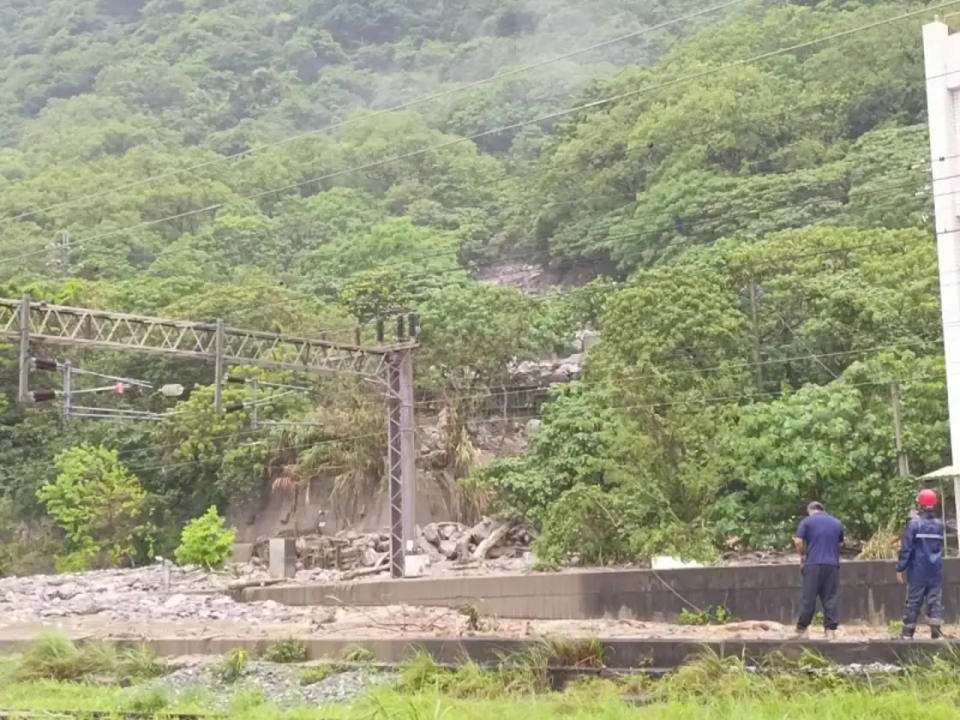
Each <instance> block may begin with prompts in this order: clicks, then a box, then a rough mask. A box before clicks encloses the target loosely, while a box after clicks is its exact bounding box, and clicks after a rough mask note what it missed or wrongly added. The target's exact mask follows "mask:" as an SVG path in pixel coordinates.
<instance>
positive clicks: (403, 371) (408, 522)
mask: <svg viewBox="0 0 960 720" xmlns="http://www.w3.org/2000/svg"><path fill="white" fill-rule="evenodd" d="M387 377H388V383H387V384H388V390H387V392H388V398H387V466H388V472H389V480H390V574H391V575H392V576H393V577H395V578H400V577H403V576H404V569H405V561H404V556H405V555H407V554H410V553H412V552H413V549H414V542H415V540H416V538H415V537H414V533H415V527H416V525H415V523H416V509H415V498H416V455H415V452H416V448H415V446H414V416H413V352H412V350H410V349H405V350H398V351H397V352H394V353H392V354H391V356H390V359H389V363H388V366H387Z"/></svg>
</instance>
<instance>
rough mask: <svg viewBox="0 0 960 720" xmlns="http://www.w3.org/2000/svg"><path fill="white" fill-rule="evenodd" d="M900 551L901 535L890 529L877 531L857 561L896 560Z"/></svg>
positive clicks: (864, 546) (861, 551)
mask: <svg viewBox="0 0 960 720" xmlns="http://www.w3.org/2000/svg"><path fill="white" fill-rule="evenodd" d="M899 551H900V534H899V533H898V532H896V531H895V530H892V529H890V528H883V529H880V530H877V531H876V532H875V533H874V534H873V537H871V538H870V539H869V540H868V541H867V542H866V543H864V545H863V548H862V549H861V550H860V554H859V555H857V560H895V559H896V557H897V554H898V553H899Z"/></svg>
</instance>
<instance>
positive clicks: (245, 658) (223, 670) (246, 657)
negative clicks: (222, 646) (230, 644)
mask: <svg viewBox="0 0 960 720" xmlns="http://www.w3.org/2000/svg"><path fill="white" fill-rule="evenodd" d="M249 662H250V653H249V652H247V650H246V649H245V648H242V647H235V648H233V650H231V651H230V652H228V653H227V654H226V656H225V657H224V658H223V661H222V662H221V663H220V666H219V667H218V668H217V674H218V675H219V676H220V679H222V680H223V681H224V682H231V683H232V682H236V681H237V679H238V678H239V677H240V676H241V675H243V671H244V669H245V668H246V667H247V663H249Z"/></svg>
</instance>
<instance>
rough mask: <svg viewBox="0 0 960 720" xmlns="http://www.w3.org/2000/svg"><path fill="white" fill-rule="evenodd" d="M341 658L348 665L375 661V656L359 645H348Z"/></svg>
mask: <svg viewBox="0 0 960 720" xmlns="http://www.w3.org/2000/svg"><path fill="white" fill-rule="evenodd" d="M341 657H342V659H343V661H344V662H348V663H371V662H373V661H374V660H376V656H375V655H374V654H373V653H372V652H371V651H369V650H367V648H365V647H360V646H359V645H348V646H347V647H345V648H344V649H343V653H342V654H341Z"/></svg>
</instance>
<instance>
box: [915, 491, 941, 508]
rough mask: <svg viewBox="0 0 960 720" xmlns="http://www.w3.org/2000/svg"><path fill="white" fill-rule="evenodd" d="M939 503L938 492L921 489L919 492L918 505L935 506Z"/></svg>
mask: <svg viewBox="0 0 960 720" xmlns="http://www.w3.org/2000/svg"><path fill="white" fill-rule="evenodd" d="M936 504H937V494H936V493H935V492H934V491H933V490H929V489H927V490H921V491H920V492H919V493H918V494H917V505H919V506H920V507H925V508H932V507H935V506H936Z"/></svg>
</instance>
